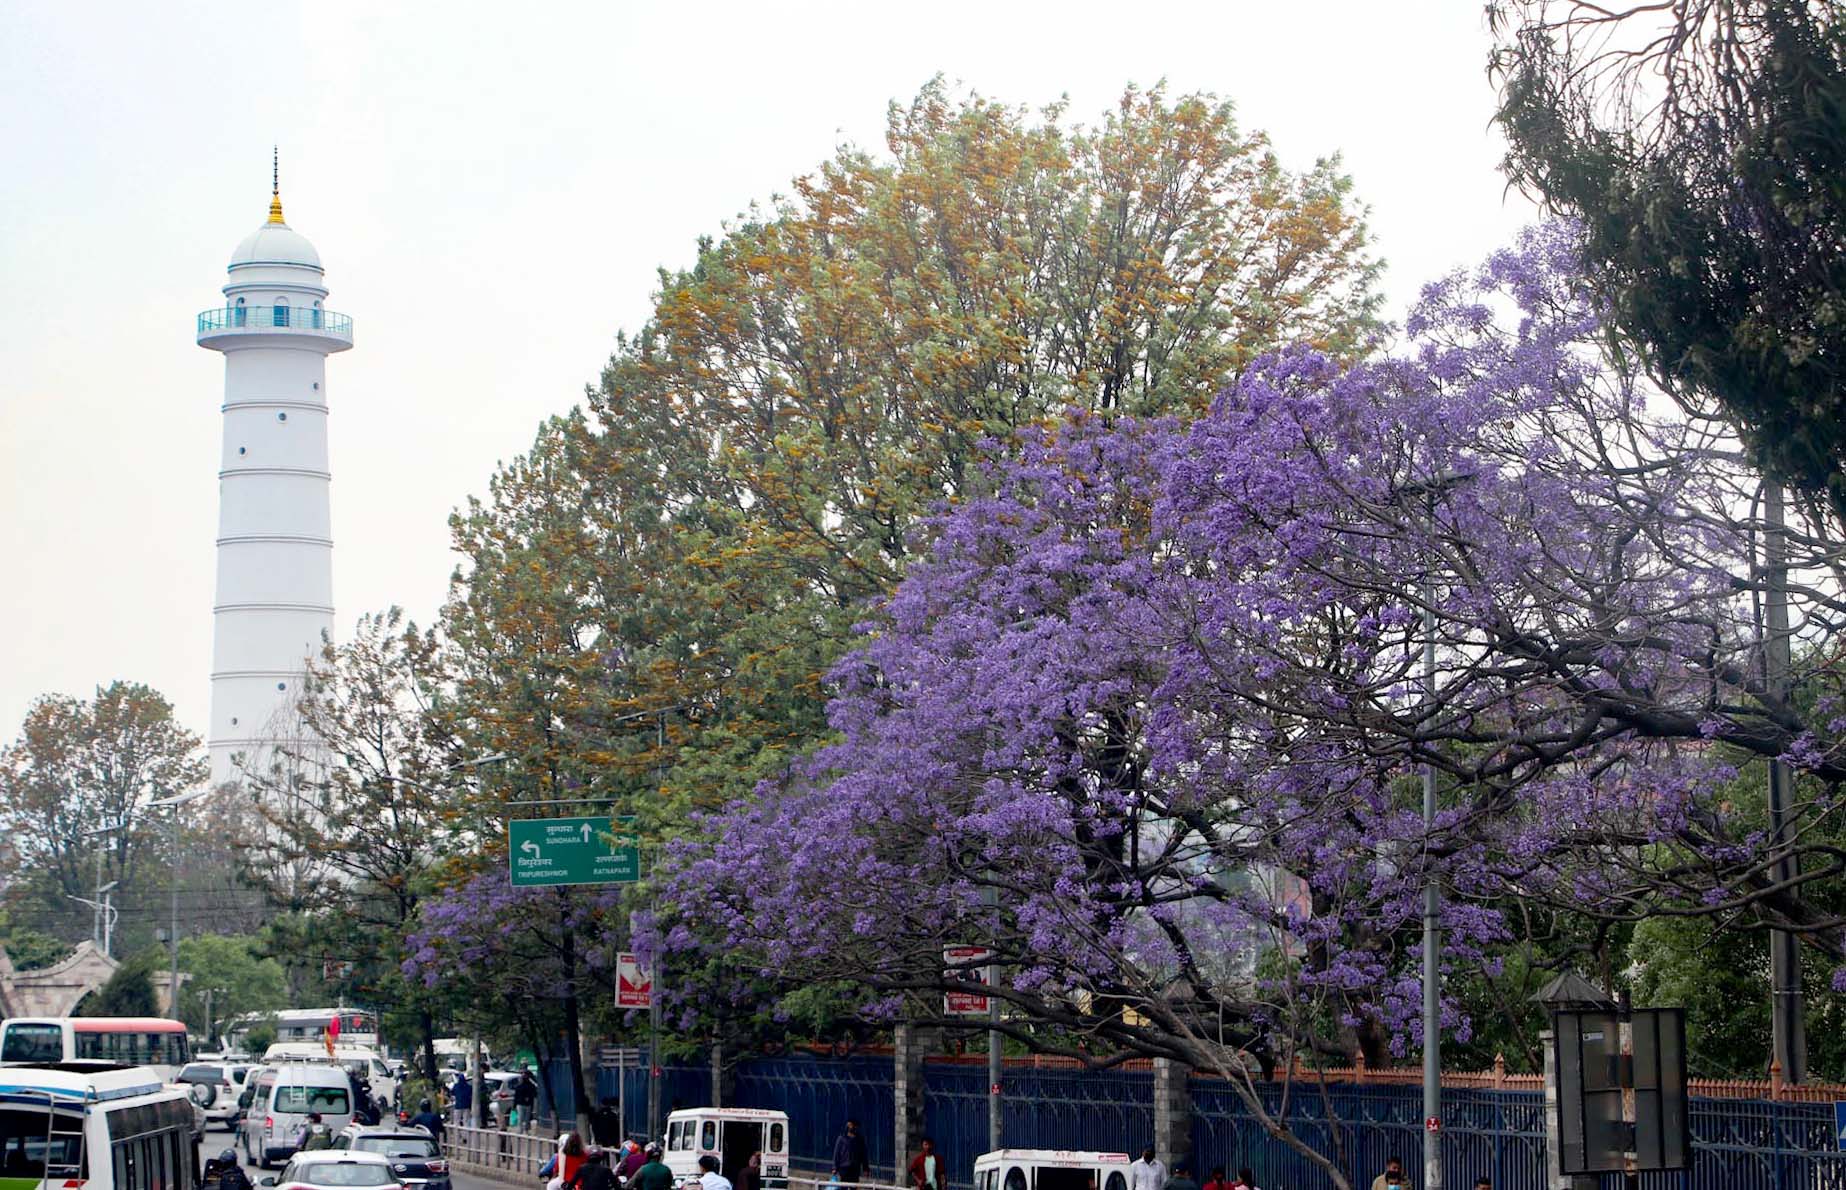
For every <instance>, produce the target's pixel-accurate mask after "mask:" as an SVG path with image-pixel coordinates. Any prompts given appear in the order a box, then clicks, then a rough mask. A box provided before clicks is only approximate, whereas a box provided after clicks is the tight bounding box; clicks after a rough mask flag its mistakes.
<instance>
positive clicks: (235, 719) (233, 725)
mask: <svg viewBox="0 0 1846 1190" xmlns="http://www.w3.org/2000/svg"><path fill="white" fill-rule="evenodd" d="M231 726H232V727H236V726H237V716H236V715H232V716H231Z"/></svg>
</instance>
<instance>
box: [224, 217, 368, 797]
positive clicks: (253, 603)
mask: <svg viewBox="0 0 1846 1190" xmlns="http://www.w3.org/2000/svg"><path fill="white" fill-rule="evenodd" d="M229 271H230V280H229V281H228V282H227V283H226V284H225V287H224V304H223V305H222V306H220V307H218V308H216V309H212V310H207V311H205V312H204V313H203V314H201V315H199V325H198V340H199V346H201V347H206V348H210V349H211V350H213V351H220V352H223V353H224V445H223V453H222V459H221V462H220V464H219V470H218V582H217V590H216V597H215V598H214V600H213V608H212V615H213V621H212V629H213V630H212V671H211V673H212V699H211V708H212V709H211V716H212V718H211V726H210V729H209V730H208V731H207V732H206V739H207V741H208V743H209V745H210V749H211V768H212V784H213V786H214V787H215V786H217V785H219V784H221V783H223V782H226V781H230V780H235V779H237V777H238V775H239V771H238V767H237V765H236V764H235V763H234V760H233V758H234V757H235V756H237V755H238V754H240V753H241V754H243V755H244V757H245V760H244V762H243V767H244V768H245V769H246V770H247V769H249V768H251V767H252V766H257V767H260V768H261V769H262V770H265V771H266V770H267V769H268V768H269V766H270V763H271V761H270V757H271V756H272V755H273V749H274V748H275V747H276V746H277V745H279V744H283V743H289V744H291V745H294V746H297V747H298V746H299V743H300V738H301V732H300V729H299V727H298V726H297V724H296V723H295V716H294V714H293V706H294V701H295V698H296V696H297V695H298V693H299V690H300V686H301V681H302V677H303V675H304V673H305V670H306V665H307V661H308V658H309V657H310V656H315V655H318V653H319V651H320V648H321V639H322V634H323V633H331V632H332V630H333V527H332V520H331V511H330V508H329V502H328V488H329V485H330V482H331V474H330V473H329V471H328V466H327V357H328V356H329V355H331V354H333V353H334V352H336V351H345V350H347V349H349V348H350V347H352V345H353V330H352V320H351V319H350V318H347V317H346V316H345V315H342V314H335V313H333V312H332V311H330V310H328V309H326V308H325V305H324V303H325V302H326V298H327V287H326V285H325V284H324V283H323V281H322V273H321V264H320V254H319V253H317V252H315V251H314V246H313V245H312V244H310V243H308V241H307V239H306V237H304V236H302V235H301V233H299V232H297V231H295V230H294V229H293V228H291V227H289V225H288V224H287V223H285V222H284V221H283V219H282V198H281V190H280V187H279V186H277V187H275V188H274V190H273V191H272V194H271V196H270V202H269V219H268V220H267V221H266V222H265V223H264V224H263V225H262V226H261V227H258V228H257V229H256V230H255V231H253V232H251V233H250V234H249V235H248V236H246V237H244V241H243V242H242V243H241V244H239V245H237V250H236V251H235V252H233V253H232V254H231V264H230V270H229Z"/></svg>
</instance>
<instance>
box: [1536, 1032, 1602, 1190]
mask: <svg viewBox="0 0 1846 1190" xmlns="http://www.w3.org/2000/svg"><path fill="white" fill-rule="evenodd" d="M1553 1039H1554V1037H1553V1034H1552V1032H1551V1030H1549V1029H1546V1030H1545V1031H1544V1032H1543V1033H1540V1034H1539V1035H1538V1044H1539V1045H1540V1046H1541V1047H1542V1048H1543V1049H1544V1051H1545V1190H1597V1188H1598V1187H1599V1186H1600V1185H1601V1182H1602V1180H1601V1179H1600V1178H1597V1177H1594V1176H1590V1177H1581V1176H1579V1177H1566V1176H1565V1175H1564V1174H1563V1172H1561V1171H1560V1170H1559V1168H1558V1165H1559V1158H1558V1154H1559V1152H1560V1151H1561V1149H1562V1146H1563V1140H1562V1137H1561V1135H1560V1133H1559V1131H1558V1052H1557V1047H1556V1046H1555V1045H1553V1044H1552V1041H1553Z"/></svg>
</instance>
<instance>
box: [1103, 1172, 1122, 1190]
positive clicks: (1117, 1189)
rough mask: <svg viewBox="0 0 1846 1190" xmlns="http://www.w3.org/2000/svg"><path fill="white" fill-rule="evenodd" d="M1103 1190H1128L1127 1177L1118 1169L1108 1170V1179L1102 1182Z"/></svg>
mask: <svg viewBox="0 0 1846 1190" xmlns="http://www.w3.org/2000/svg"><path fill="white" fill-rule="evenodd" d="M1103 1190H1128V1179H1127V1178H1125V1177H1123V1176H1122V1171H1121V1170H1119V1169H1115V1170H1110V1171H1109V1180H1108V1181H1107V1182H1105V1183H1104V1184H1103Z"/></svg>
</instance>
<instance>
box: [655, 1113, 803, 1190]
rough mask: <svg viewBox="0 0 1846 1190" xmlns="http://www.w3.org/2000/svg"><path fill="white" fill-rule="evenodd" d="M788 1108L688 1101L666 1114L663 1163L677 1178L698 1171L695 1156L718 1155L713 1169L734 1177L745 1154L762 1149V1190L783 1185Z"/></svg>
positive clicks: (785, 1181) (782, 1188) (744, 1162)
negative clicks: (704, 1104)
mask: <svg viewBox="0 0 1846 1190" xmlns="http://www.w3.org/2000/svg"><path fill="white" fill-rule="evenodd" d="M788 1151H789V1137H788V1113H787V1112H779V1111H765V1110H762V1109H760V1108H753V1107H690V1108H686V1109H685V1110H683V1111H676V1112H674V1113H673V1114H671V1115H669V1116H668V1117H667V1151H666V1154H665V1160H666V1166H667V1168H668V1169H670V1170H672V1171H673V1178H674V1180H675V1181H676V1182H682V1181H685V1180H686V1179H687V1178H696V1177H698V1176H699V1158H700V1157H705V1156H711V1157H716V1158H717V1159H718V1172H719V1173H721V1174H723V1175H724V1176H725V1177H727V1178H730V1179H731V1181H732V1182H733V1183H735V1182H736V1181H737V1171H738V1170H740V1169H742V1168H743V1167H744V1166H745V1165H747V1164H748V1163H749V1161H750V1154H752V1153H761V1154H762V1155H763V1186H764V1188H765V1190H786V1187H787V1186H788Z"/></svg>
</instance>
